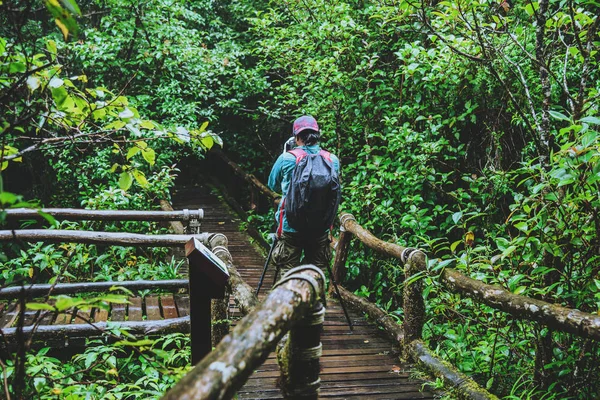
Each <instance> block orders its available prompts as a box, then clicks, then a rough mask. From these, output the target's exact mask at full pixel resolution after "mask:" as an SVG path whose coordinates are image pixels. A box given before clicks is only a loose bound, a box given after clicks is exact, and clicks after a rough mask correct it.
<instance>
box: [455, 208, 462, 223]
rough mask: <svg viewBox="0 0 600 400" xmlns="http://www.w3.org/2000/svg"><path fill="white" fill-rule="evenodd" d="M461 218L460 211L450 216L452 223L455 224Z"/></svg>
mask: <svg viewBox="0 0 600 400" xmlns="http://www.w3.org/2000/svg"><path fill="white" fill-rule="evenodd" d="M462 216H463V212H462V211H459V212H455V213H454V214H452V221H454V223H455V224H458V221H460V219H461V218H462Z"/></svg>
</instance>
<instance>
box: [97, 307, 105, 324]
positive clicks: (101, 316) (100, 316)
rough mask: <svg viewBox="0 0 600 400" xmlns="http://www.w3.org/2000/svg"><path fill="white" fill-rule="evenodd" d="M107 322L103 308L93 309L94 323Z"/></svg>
mask: <svg viewBox="0 0 600 400" xmlns="http://www.w3.org/2000/svg"><path fill="white" fill-rule="evenodd" d="M106 320H108V310H105V309H104V308H95V309H94V322H105V321H106Z"/></svg>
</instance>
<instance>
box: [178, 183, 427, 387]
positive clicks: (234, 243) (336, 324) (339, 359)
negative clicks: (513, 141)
mask: <svg viewBox="0 0 600 400" xmlns="http://www.w3.org/2000/svg"><path fill="white" fill-rule="evenodd" d="M173 205H174V208H176V209H181V208H189V209H195V208H203V209H204V215H205V218H204V221H203V223H202V231H204V232H218V233H223V234H225V235H226V236H227V238H228V240H229V251H230V253H231V255H232V257H233V263H234V265H235V266H236V267H237V268H238V270H239V272H240V274H241V275H242V277H243V278H244V280H245V281H246V282H248V283H249V284H250V285H251V286H253V287H256V286H257V285H258V280H259V278H260V274H261V273H262V270H263V267H264V262H265V256H264V255H263V254H262V252H261V251H259V250H258V249H257V248H256V247H255V245H253V244H252V243H251V241H250V239H249V236H248V235H247V234H245V233H243V232H241V231H240V225H241V223H242V221H241V220H240V219H239V217H237V215H236V214H235V213H234V212H233V211H232V210H231V209H229V207H228V206H227V205H226V204H225V202H224V200H223V199H221V198H219V197H218V196H217V195H215V194H211V193H210V192H209V191H208V190H205V189H204V190H203V189H202V188H199V187H188V188H180V190H179V191H178V192H176V193H174V196H173ZM273 273H274V271H273V268H270V269H269V271H268V273H267V276H266V277H265V280H264V283H263V289H261V297H262V296H264V294H266V293H268V291H269V289H270V287H271V285H272V282H273ZM349 312H350V316H351V318H352V321H353V324H354V327H355V328H354V332H353V333H351V332H350V331H349V329H348V325H347V322H346V319H345V317H344V314H343V311H342V308H341V306H340V304H339V302H338V301H337V300H336V299H327V311H326V315H325V323H324V330H323V334H322V337H321V341H322V343H323V356H322V357H321V393H320V397H321V398H334V399H361V398H362V399H433V398H434V395H433V394H432V393H430V392H422V391H421V388H422V382H421V381H416V380H413V379H410V369H411V366H410V365H406V364H403V363H401V362H400V361H399V360H398V348H397V347H396V345H395V344H393V343H392V342H391V341H390V340H388V339H387V338H386V336H385V335H384V334H383V333H382V332H381V331H380V330H379V329H377V327H375V326H374V325H372V324H369V323H368V322H367V321H366V320H365V319H364V318H362V316H360V315H359V314H358V313H356V312H353V311H352V310H349ZM232 314H233V315H234V316H235V315H236V314H237V315H239V313H237V309H235V306H234V304H233V301H232ZM278 376H279V367H278V365H277V361H276V358H275V354H274V353H272V354H271V355H270V356H269V358H268V359H267V361H266V362H265V363H264V364H263V365H262V366H261V367H260V368H258V369H257V370H256V372H255V373H254V374H253V375H252V376H251V377H250V379H249V380H248V382H247V383H246V385H245V386H244V387H243V388H242V389H241V390H240V391H239V392H238V398H239V399H281V398H283V397H282V396H281V393H280V391H279V389H278V388H277V385H276V384H277V378H278Z"/></svg>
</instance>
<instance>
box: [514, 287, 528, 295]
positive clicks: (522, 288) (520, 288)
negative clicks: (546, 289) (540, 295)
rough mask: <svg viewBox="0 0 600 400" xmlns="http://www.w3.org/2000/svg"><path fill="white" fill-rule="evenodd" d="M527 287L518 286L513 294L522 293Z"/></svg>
mask: <svg viewBox="0 0 600 400" xmlns="http://www.w3.org/2000/svg"><path fill="white" fill-rule="evenodd" d="M526 289H527V286H519V287H518V288H516V289H515V291H514V292H513V293H514V294H521V293H523V292H524V291H525V290H526Z"/></svg>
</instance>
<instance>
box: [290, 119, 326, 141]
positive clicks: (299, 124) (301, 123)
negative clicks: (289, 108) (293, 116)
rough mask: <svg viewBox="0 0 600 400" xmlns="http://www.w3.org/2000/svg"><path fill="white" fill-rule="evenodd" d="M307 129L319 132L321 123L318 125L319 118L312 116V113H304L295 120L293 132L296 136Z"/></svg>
mask: <svg viewBox="0 0 600 400" xmlns="http://www.w3.org/2000/svg"><path fill="white" fill-rule="evenodd" d="M305 129H312V130H313V131H316V132H319V125H317V120H316V119H314V118H313V117H311V116H310V115H304V116H302V117H300V118H298V119H297V120H295V121H294V127H293V129H292V133H293V134H294V136H296V135H297V134H299V133H300V132H302V131H303V130H305Z"/></svg>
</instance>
